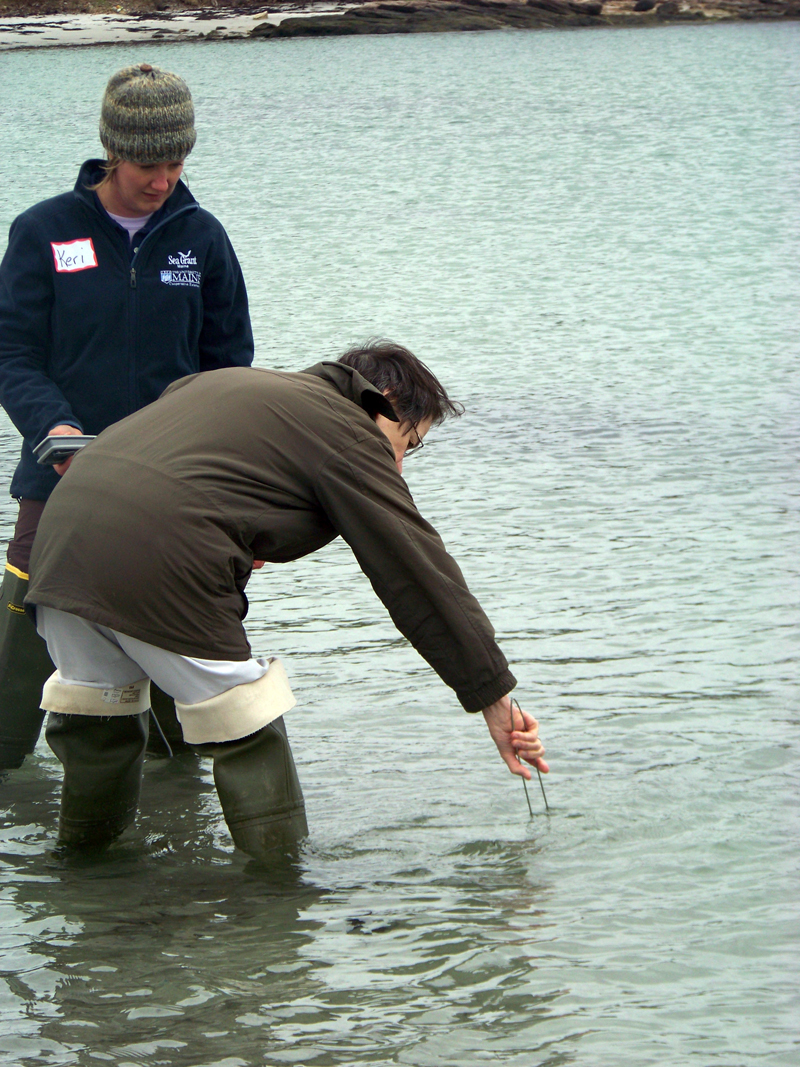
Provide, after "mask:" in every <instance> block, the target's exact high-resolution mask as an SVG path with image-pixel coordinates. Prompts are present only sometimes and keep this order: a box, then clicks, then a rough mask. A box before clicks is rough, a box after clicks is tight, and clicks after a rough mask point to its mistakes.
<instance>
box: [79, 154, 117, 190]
mask: <svg viewBox="0 0 800 1067" xmlns="http://www.w3.org/2000/svg"><path fill="white" fill-rule="evenodd" d="M120 163H122V160H121V159H120V158H119V156H109V157H108V159H107V160H105V162H104V163H103V177H102V178H101V179H100V181H99V182H95V183H94V185H88V186H87V189H90V190H91V191H92V192H93V193H96V192H97V190H98V189H102V188H103V186H105V185H108V184H109V183H110V182H111V181H113V179H114V173H115V171H116V170H117V169H118V168H119V165H120Z"/></svg>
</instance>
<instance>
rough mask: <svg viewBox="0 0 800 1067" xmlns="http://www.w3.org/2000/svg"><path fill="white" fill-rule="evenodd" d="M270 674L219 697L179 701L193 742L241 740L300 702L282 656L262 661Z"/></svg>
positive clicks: (184, 726) (184, 725)
mask: <svg viewBox="0 0 800 1067" xmlns="http://www.w3.org/2000/svg"><path fill="white" fill-rule="evenodd" d="M258 662H259V663H261V664H262V666H266V667H267V673H266V674H264V675H262V676H261V678H258V679H257V680H256V681H255V682H243V683H242V684H241V685H235V686H234V687H233V688H232V689H227V690H226V691H225V692H224V693H220V694H219V696H215V697H209V698H208V700H201V701H199V702H198V703H197V704H180V703H178V701H177V700H176V701H175V711H176V712H177V715H178V720H179V722H180V724H181V727H182V729H183V736H184V740H186V741H188V742H189V744H190V745H203V744H206V743H208V742H211V741H238V740H239V738H240V737H247V736H249V735H250V734H254V733H255V732H256V730H260V729H261V728H262V727H264V726H266V725H267V724H268V723H271V722H272V721H273V720H274V719H277V718H279V717H280V716H281V715H283V714H285V712H287V711H289V709H290V708H293V707H294V706H295V704H296V703H297V701H296V700H295V698H294V694H293V693H292V690H291V688H290V686H289V679H288V678H287V677H286V671H285V670H284V669H283V664H282V663H281V661H280V660H279V659H275V658H273V657H270V659H269V660H266V661H265V660H259V661H258Z"/></svg>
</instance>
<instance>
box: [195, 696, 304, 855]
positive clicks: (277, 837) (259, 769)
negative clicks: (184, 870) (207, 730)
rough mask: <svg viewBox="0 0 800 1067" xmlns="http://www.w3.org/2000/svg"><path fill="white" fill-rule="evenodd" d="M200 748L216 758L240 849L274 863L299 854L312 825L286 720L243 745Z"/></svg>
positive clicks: (219, 789) (223, 803) (228, 815)
mask: <svg viewBox="0 0 800 1067" xmlns="http://www.w3.org/2000/svg"><path fill="white" fill-rule="evenodd" d="M194 747H195V748H196V749H197V750H198V751H199V752H200V753H201V754H202V755H204V756H213V758H214V783H215V785H216V787H217V794H218V795H219V802H220V804H221V806H222V813H223V815H224V816H225V822H226V823H227V824H228V829H229V830H230V832H231V837H232V838H233V843H234V844H235V845H236V846H237V848H240V849H241V850H242V852H246V853H247V854H248V855H249V856H252V857H253V858H254V859H257V860H269V861H272V862H274V863H279V862H280V860H281V858H282V857H285V856H287V855H293V854H295V853H296V852H297V846H298V844H299V842H300V841H301V840H302V838H304V837H306V836H307V835H308V823H307V822H306V809H305V803H304V802H303V791H302V789H301V788H300V780H299V778H298V777H297V769H296V767H295V765H294V758H293V756H292V750H291V748H290V747H289V739H288V737H287V736H286V727H285V726H284V723H283V718H282V717H281V718H278V719H275V720H273V722H271V723H269V725H267V726H264V727H262V729H260V730H258V731H257V732H256V733H254V734H250V735H249V736H248V737H242V738H241V739H240V740H238V741H223V742H220V743H219V744H206V745H195V746H194Z"/></svg>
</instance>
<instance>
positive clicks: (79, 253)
mask: <svg viewBox="0 0 800 1067" xmlns="http://www.w3.org/2000/svg"><path fill="white" fill-rule="evenodd" d="M50 247H51V248H52V249H53V259H54V260H55V261H56V270H57V271H58V273H59V274H63V273H64V272H66V273H68V274H71V273H72V272H73V271H76V270H89V268H90V267H96V266H97V256H96V255H95V254H94V245H93V244H92V239H91V237H79V238H78V240H77V241H64V242H61V241H51V242H50Z"/></svg>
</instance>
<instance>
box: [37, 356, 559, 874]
mask: <svg viewBox="0 0 800 1067" xmlns="http://www.w3.org/2000/svg"><path fill="white" fill-rule="evenodd" d="M458 411H459V407H458V405H456V404H454V403H453V402H452V401H451V400H450V399H449V397H448V396H447V393H446V392H445V390H444V388H443V387H442V386H441V384H440V383H439V382H438V381H437V379H436V378H435V377H434V376H433V374H432V373H431V372H430V371H429V370H428V369H427V368H426V367H425V366H424V364H422V363H421V362H420V361H419V360H418V359H416V357H415V356H414V355H413V354H412V353H411V352H409V351H408V350H407V349H405V348H402V347H401V346H399V345H395V344H392V343H391V342H382V343H372V344H369V345H367V346H364V347H362V348H357V349H351V350H350V351H349V352H348V353H346V354H345V355H344V356H342V358H341V359H340V360H339V361H331V362H322V363H318V364H317V365H316V366H313V367H311V368H310V369H308V370H306V371H303V372H302V373H279V372H276V371H269V370H256V369H245V368H234V369H228V370H217V371H212V372H210V373H206V374H199V375H192V376H189V377H187V378H183V379H181V380H180V381H178V382H175V383H174V384H172V385H171V386H169V388H168V389H167V390H166V391H165V393H164V394H163V396H162V397H161V398H160V399H159V400H158V401H157V402H156V403H154V404H151V405H150V407H148V408H145V409H144V410H142V411H139V412H137V413H136V414H134V415H131V416H129V417H128V418H127V419H124V420H123V421H122V422H119V423H117V424H116V425H115V426H112V427H110V428H109V429H108V430H106V431H105V432H104V433H102V434H101V435H100V436H99V437H98V439H97V440H96V441H94V442H92V443H91V444H90V445H88V446H87V447H86V448H85V449H84V450H83V451H82V452H80V453H78V455H77V456H76V458H75V459H74V460H73V462H72V466H71V468H70V470H69V473H68V474H67V475H66V476H65V477H64V478H63V480H62V481H61V483H60V484H59V485H58V486H57V487H56V489H55V491H54V493H53V495H52V497H51V498H50V501H49V503H48V506H47V509H46V511H45V513H44V515H43V517H42V521H41V523H40V526H39V532H38V534H37V537H36V541H35V543H34V547H33V554H32V557H31V584H30V589H29V592H28V596H27V598H26V604H28V605H30V606H32V607H34V608H35V614H36V620H37V626H38V629H39V633H40V634H41V635H42V636H43V637H44V639H45V640H46V642H47V647H48V650H49V652H50V655H51V657H52V659H53V662H54V663H55V664H56V667H57V671H56V673H55V674H54V675H53V676H52V677H51V678H50V679H49V680H48V681H47V683H46V684H45V686H44V690H43V695H42V707H43V709H45V710H47V711H48V712H50V713H51V714H50V717H49V719H48V725H47V732H46V736H47V740H48V742H49V744H50V746H51V748H52V749H53V751H54V752H55V753H56V755H57V756H58V758H59V759H60V760H61V762H62V764H63V765H64V783H63V792H62V800H61V815H60V840H61V842H62V843H63V844H66V845H70V844H72V845H78V846H80V845H84V844H102V843H104V842H107V841H110V840H112V839H113V838H114V837H115V836H116V835H117V834H119V833H120V832H121V831H122V830H123V829H124V828H125V826H127V825H128V824H129V823H130V822H131V821H132V819H133V818H134V815H135V811H136V807H137V803H138V795H139V784H140V778H141V767H142V759H143V754H144V749H145V744H146V733H147V716H146V712H147V708H148V704H149V695H148V692H149V685H150V681H153V682H155V683H156V684H157V685H158V686H159V687H160V688H161V689H163V690H164V691H165V692H166V693H169V694H170V695H171V696H173V697H174V699H175V703H176V708H177V711H178V717H179V719H180V722H181V725H182V728H183V733H184V737H185V739H186V741H187V742H188V743H190V744H192V745H197V746H199V749H200V751H201V752H204V753H206V754H208V755H210V756H212V757H213V760H214V778H215V782H216V786H217V790H218V793H219V798H220V802H221V806H222V811H223V814H224V816H225V819H226V822H227V824H228V827H229V829H230V831H231V835H232V837H233V840H234V842H235V844H236V845H237V846H239V847H240V848H241V849H243V850H244V851H245V852H247V853H249V854H251V855H254V856H265V855H267V854H268V853H269V852H270V850H271V849H278V850H282V849H286V848H288V847H290V846H291V844H292V843H293V842H296V841H297V840H298V839H299V838H301V837H302V836H303V835H304V834H305V833H306V832H307V826H306V820H305V814H304V805H303V797H302V792H301V789H300V784H299V782H298V779H297V774H296V771H295V767H294V762H293V760H292V756H291V750H290V748H289V743H288V740H287V736H286V730H285V726H284V724H283V720H282V716H283V714H284V713H285V712H287V711H288V710H289V709H290V708H291V707H292V706H293V705H294V703H295V701H294V697H293V696H292V693H291V690H290V689H289V685H288V682H287V680H286V675H285V673H284V671H283V667H282V665H281V664H280V662H278V661H277V660H272V661H270V660H262V659H256V658H253V657H252V655H251V650H250V645H249V643H248V640H247V635H246V633H245V630H244V627H243V625H242V620H243V618H244V616H245V613H246V608H247V601H246V598H245V595H244V588H245V585H246V583H247V581H248V579H249V578H250V575H251V572H252V569H253V567H254V562H255V561H264V560H266V561H269V562H273V563H285V562H287V561H290V560H294V559H298V558H299V557H301V556H305V555H307V554H309V553H311V552H314V551H316V550H317V549H319V548H321V547H322V546H323V545H326V544H328V543H329V542H330V541H332V540H333V539H334V538H335V537H336V536H337V535H338V536H341V537H342V538H344V540H345V541H346V542H347V543H348V544H349V546H350V547H351V549H352V550H353V552H354V554H355V557H356V559H357V561H358V563H359V565H360V567H361V569H362V570H363V571H364V573H365V574H366V575H367V577H368V578H369V580H370V582H371V583H372V586H373V588H374V590H375V592H376V593H377V595H378V597H379V598H380V599H381V600H382V601H383V603H384V605H385V606H386V608H387V609H388V611H389V614H390V615H391V617H392V620H393V621H394V623H395V625H396V626H397V628H398V629H399V630H400V632H401V633H402V634H404V635H405V637H406V638H407V639H408V640H409V641H410V642H411V644H412V645H413V646H414V647H415V648H416V649H417V651H418V652H420V654H421V655H422V656H423V657H424V658H425V659H426V660H427V661H428V663H429V664H430V665H431V667H433V669H434V670H435V671H436V672H437V674H438V675H439V676H440V678H441V679H442V680H443V681H444V682H445V683H446V684H447V685H449V686H450V687H451V688H452V689H453V690H455V693H456V696H457V697H458V699H459V701H460V702H461V704H462V706H463V707H464V709H465V710H466V711H468V712H478V711H482V712H483V715H484V718H485V720H486V724H487V726H488V728H489V732H490V734H491V736H492V737H493V739H494V741H495V743H496V745H497V747H498V749H499V751H500V755H501V756H502V758H503V759H504V760H505V762H506V764H507V765H508V767H509V769H510V770H511V772H512V773H513V774H518V775H523V776H524V777H526V778H528V777H530V771H529V770H528V768H527V767H525V766H524V764H523V762H521V761H525V762H527V763H531V764H535V765H536V766H537V767H538V768H539V769H540V770H543V771H546V770H547V769H548V768H547V764H546V763H545V762H544V759H543V754H544V748H543V746H542V743H541V741H540V740H539V737H538V725H537V722H536V720H535V719H534V718H533V717H532V716H531V715H529V714H528V713H527V712H523V711H515V712H512V707H511V701H510V698H509V693H510V692H511V690H512V689H513V688H514V686H515V684H516V681H515V678H514V676H513V674H512V673H511V671H510V670H509V668H508V663H507V661H506V659H505V657H504V655H503V653H502V652H501V650H500V648H499V647H498V645H497V643H496V641H495V637H494V631H493V629H492V627H491V624H490V623H489V620H488V619H487V617H486V615H485V614H484V612H483V610H482V609H481V607H480V605H479V604H478V602H477V601H476V599H475V598H474V597H473V596H472V594H471V593H470V592H469V590H468V588H467V585H466V583H465V581H464V578H463V575H462V573H461V571H460V569H459V567H458V565H457V564H456V562H455V560H454V559H453V558H452V557H451V556H450V555H449V554H448V553H447V551H446V550H445V547H444V545H443V543H442V540H441V538H440V537H439V535H438V534H437V533H436V531H435V530H434V529H433V527H432V526H431V525H430V524H429V523H428V522H426V521H425V519H424V518H423V517H422V515H420V513H419V512H418V511H417V508H416V507H415V505H414V501H413V500H412V498H411V494H410V493H409V490H408V486H407V485H406V483H405V481H404V479H403V477H402V469H403V459H404V456H405V455H407V454H408V452H409V451H410V450H411V449H414V448H419V447H421V445H422V441H423V438H424V437H425V436H426V434H427V433H428V431H429V430H430V429H431V427H432V426H435V425H436V424H437V423H440V422H441V421H442V420H443V419H444V418H446V417H447V416H449V415H453V414H456V413H458ZM151 589H157V590H158V592H159V595H158V597H157V598H154V597H152V596H151V595H149V593H150V590H151ZM335 683H336V679H335V678H332V679H331V684H335ZM110 723H117V724H120V723H122V724H124V730H123V729H121V728H120V727H119V726H117V728H116V729H115V730H113V731H110V730H109V724H110Z"/></svg>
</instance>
